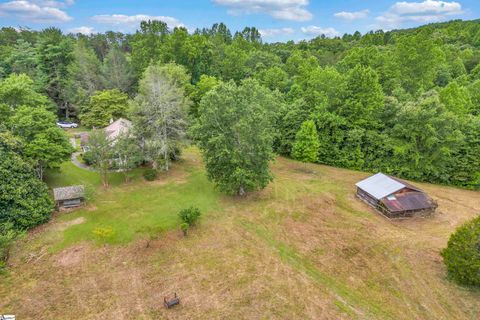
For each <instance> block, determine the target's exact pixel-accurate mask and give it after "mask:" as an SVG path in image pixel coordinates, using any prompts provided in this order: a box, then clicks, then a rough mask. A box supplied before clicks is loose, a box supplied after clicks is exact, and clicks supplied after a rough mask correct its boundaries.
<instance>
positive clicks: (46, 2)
mask: <svg viewBox="0 0 480 320" xmlns="http://www.w3.org/2000/svg"><path fill="white" fill-rule="evenodd" d="M30 2H32V3H35V4H37V5H39V6H40V7H50V8H66V7H69V6H71V5H73V4H74V3H75V1H74V0H64V1H57V0H30Z"/></svg>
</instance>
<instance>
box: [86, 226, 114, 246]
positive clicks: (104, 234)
mask: <svg viewBox="0 0 480 320" xmlns="http://www.w3.org/2000/svg"><path fill="white" fill-rule="evenodd" d="M92 233H93V234H94V235H95V236H96V237H97V239H98V240H99V241H100V242H103V243H106V242H107V241H108V240H110V239H111V238H112V237H113V236H114V235H115V231H114V230H113V228H112V227H104V228H103V227H99V228H95V229H93V231H92Z"/></svg>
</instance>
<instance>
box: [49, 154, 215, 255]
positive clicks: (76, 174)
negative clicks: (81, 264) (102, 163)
mask: <svg viewBox="0 0 480 320" xmlns="http://www.w3.org/2000/svg"><path fill="white" fill-rule="evenodd" d="M190 152H191V154H190V155H187V157H186V158H185V159H184V160H182V161H180V162H179V163H178V164H176V165H175V166H174V168H173V169H172V171H171V172H168V173H161V174H160V175H159V177H158V180H157V181H154V182H146V181H144V178H143V176H142V173H143V171H144V169H142V168H139V169H135V170H134V171H133V172H131V173H130V174H129V175H130V179H129V181H128V182H125V178H124V175H123V174H122V173H116V172H113V173H110V174H109V179H108V180H109V184H110V186H109V187H108V188H104V187H103V186H102V184H101V180H100V177H99V174H98V173H96V172H94V171H88V170H85V169H82V168H78V167H76V166H74V165H73V164H72V163H70V162H67V163H64V164H63V166H62V168H61V171H59V172H52V173H51V174H50V175H49V177H48V180H47V182H48V184H49V185H50V186H51V187H58V186H67V185H75V184H83V185H85V186H86V189H87V196H88V198H89V201H88V206H86V207H85V208H82V209H80V210H75V211H74V212H72V213H69V214H65V215H63V216H61V217H59V219H58V220H59V221H62V222H68V221H75V220H76V221H78V220H77V219H78V218H80V217H81V218H82V221H83V222H82V223H80V224H75V225H72V226H71V227H69V228H68V229H67V230H65V231H64V233H63V241H60V242H58V243H56V244H55V246H53V247H52V249H54V250H58V249H61V248H64V247H65V246H68V245H71V244H74V243H77V242H80V241H83V240H93V241H96V242H97V243H98V242H100V243H110V244H125V243H128V242H130V241H132V240H133V239H134V238H135V237H136V236H140V237H142V236H143V237H149V238H152V237H156V236H160V235H161V234H162V233H163V232H165V231H169V230H171V229H175V228H178V226H179V225H180V219H179V218H178V212H179V211H180V210H181V209H184V208H188V207H189V206H196V207H198V208H200V209H201V210H202V212H204V213H208V212H209V211H212V210H214V209H215V208H216V206H217V196H218V194H217V192H216V191H215V190H214V189H213V186H212V185H211V184H210V183H209V182H208V181H207V179H206V177H205V173H204V172H203V171H202V170H200V168H199V167H198V165H195V161H196V160H197V154H196V151H193V150H192V151H190ZM187 153H188V152H187ZM179 167H181V169H180V168H179ZM199 190H202V192H198V191H199ZM98 230H100V231H101V230H108V232H107V234H106V235H105V236H98V235H97V234H96V232H95V231H98Z"/></svg>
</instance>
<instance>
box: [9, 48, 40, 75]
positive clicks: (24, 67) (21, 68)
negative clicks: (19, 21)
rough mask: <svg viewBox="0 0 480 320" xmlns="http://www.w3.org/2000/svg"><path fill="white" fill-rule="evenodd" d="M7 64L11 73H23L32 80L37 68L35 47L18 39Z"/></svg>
mask: <svg viewBox="0 0 480 320" xmlns="http://www.w3.org/2000/svg"><path fill="white" fill-rule="evenodd" d="M8 64H9V65H10V66H11V71H12V73H16V74H22V73H23V74H26V75H28V76H29V77H30V78H32V79H33V78H35V76H36V67H37V53H36V51H35V47H34V46H33V45H32V44H31V43H29V42H27V41H25V40H23V39H18V40H17V43H16V44H15V46H14V47H13V51H12V53H11V54H10V56H9V58H8Z"/></svg>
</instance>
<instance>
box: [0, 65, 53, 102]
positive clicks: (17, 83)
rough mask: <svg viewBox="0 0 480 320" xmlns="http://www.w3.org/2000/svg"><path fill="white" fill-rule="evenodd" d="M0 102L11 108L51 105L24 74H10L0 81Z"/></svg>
mask: <svg viewBox="0 0 480 320" xmlns="http://www.w3.org/2000/svg"><path fill="white" fill-rule="evenodd" d="M0 103H3V104H5V105H7V106H9V108H10V109H11V110H14V109H16V108H18V107H19V106H28V107H49V106H51V102H50V101H49V100H48V98H47V97H45V96H44V95H42V94H40V93H38V92H37V91H36V90H35V86H34V83H33V80H32V79H30V78H29V77H28V76H27V75H25V74H20V75H17V74H11V75H10V76H9V77H8V78H6V79H4V80H3V81H0Z"/></svg>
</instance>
